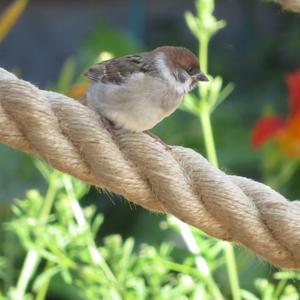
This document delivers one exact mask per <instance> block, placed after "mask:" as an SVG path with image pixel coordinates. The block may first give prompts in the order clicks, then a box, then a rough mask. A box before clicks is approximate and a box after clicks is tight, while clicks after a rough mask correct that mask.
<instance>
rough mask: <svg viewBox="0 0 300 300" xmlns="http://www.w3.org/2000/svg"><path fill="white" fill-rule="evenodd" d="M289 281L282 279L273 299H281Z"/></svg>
mask: <svg viewBox="0 0 300 300" xmlns="http://www.w3.org/2000/svg"><path fill="white" fill-rule="evenodd" d="M287 282H288V280H287V279H281V280H280V282H279V284H278V285H277V287H276V290H275V292H274V295H273V299H274V300H276V299H279V296H280V295H281V293H282V292H283V290H284V288H285V286H286V284H287Z"/></svg>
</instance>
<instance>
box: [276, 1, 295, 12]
mask: <svg viewBox="0 0 300 300" xmlns="http://www.w3.org/2000/svg"><path fill="white" fill-rule="evenodd" d="M275 1H277V2H278V3H280V4H281V5H282V6H283V7H284V8H285V9H287V10H291V11H294V12H298V13H299V12H300V0H275Z"/></svg>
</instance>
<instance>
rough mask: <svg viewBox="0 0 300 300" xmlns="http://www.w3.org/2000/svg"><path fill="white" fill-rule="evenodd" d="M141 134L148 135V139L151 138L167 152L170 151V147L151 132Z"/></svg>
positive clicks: (146, 131)
mask: <svg viewBox="0 0 300 300" xmlns="http://www.w3.org/2000/svg"><path fill="white" fill-rule="evenodd" d="M143 132H144V133H145V134H147V135H149V136H150V137H152V138H153V139H154V140H155V141H157V142H159V143H160V144H162V145H163V146H164V147H165V149H166V150H167V151H170V150H171V149H172V148H171V146H169V145H167V144H166V143H165V142H164V141H162V140H161V139H160V138H159V137H158V136H157V135H155V134H153V133H152V132H151V131H149V130H145V131H143Z"/></svg>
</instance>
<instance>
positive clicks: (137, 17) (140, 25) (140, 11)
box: [128, 0, 146, 41]
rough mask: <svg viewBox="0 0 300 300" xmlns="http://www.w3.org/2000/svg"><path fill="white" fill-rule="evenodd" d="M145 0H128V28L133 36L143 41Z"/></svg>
mask: <svg viewBox="0 0 300 300" xmlns="http://www.w3.org/2000/svg"><path fill="white" fill-rule="evenodd" d="M145 9H146V8H145V0H129V3H128V10H129V11H128V28H129V31H130V33H131V34H132V35H133V37H134V38H136V39H139V40H141V41H144V34H145Z"/></svg>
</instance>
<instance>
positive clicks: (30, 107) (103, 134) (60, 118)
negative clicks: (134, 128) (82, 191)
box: [0, 68, 300, 268]
mask: <svg viewBox="0 0 300 300" xmlns="http://www.w3.org/2000/svg"><path fill="white" fill-rule="evenodd" d="M0 142H2V143H4V144H7V145H9V146H11V147H14V148H16V149H19V150H21V151H25V152H30V153H34V154H36V155H38V156H39V157H40V158H42V159H43V160H45V161H46V162H47V163H48V164H49V165H51V166H53V167H54V168H56V169H58V170H61V171H63V172H66V173H68V174H71V175H73V176H75V177H77V178H79V179H80V180H82V181H84V182H87V183H89V184H92V185H96V186H99V187H102V188H106V189H109V190H110V191H113V192H115V193H117V194H120V195H123V196H124V197H125V198H127V199H129V200H130V201H133V202H135V203H137V204H139V205H141V206H143V207H145V208H147V209H150V210H153V211H157V212H166V213H170V214H173V215H174V216H176V217H177V218H179V219H181V220H182V221H184V222H186V223H189V224H191V225H193V226H195V227H197V228H199V229H201V230H203V231H205V232H206V233H207V234H209V235H212V236H214V237H216V238H219V239H223V240H227V241H233V242H237V243H239V244H243V245H244V246H246V247H247V248H249V249H251V250H252V251H254V252H255V253H256V254H257V255H259V256H262V257H264V258H265V259H266V260H268V261H270V262H272V263H273V264H275V265H278V266H281V267H285V268H300V250H299V249H300V201H293V202H289V201H288V200H287V199H285V198H284V197H283V196H281V195H280V194H278V193H277V192H275V191H274V190H272V189H271V188H269V187H268V186H265V185H264V184H261V183H258V182H255V181H253V180H250V179H247V178H244V177H239V176H229V175H226V174H225V173H223V172H222V171H220V170H218V169H216V168H214V167H213V166H212V165H210V164H209V163H208V162H207V160H206V159H205V158H204V157H202V156H201V155H200V154H198V153H196V152H195V151H193V150H191V149H186V148H183V147H177V146H172V147H171V150H170V151H166V150H165V148H164V146H163V145H162V144H161V143H159V142H157V141H155V140H154V139H152V138H151V137H150V136H148V135H146V134H142V133H141V134H133V133H125V132H122V131H115V136H114V137H113V138H112V136H111V135H110V134H109V133H108V132H107V130H106V129H105V128H104V127H103V126H102V123H101V121H100V117H99V115H97V114H96V113H95V112H94V111H92V110H91V109H89V108H88V107H86V106H83V105H81V104H80V103H79V102H77V101H74V100H73V99H71V98H68V97H66V96H64V95H61V94H58V93H54V92H46V91H42V90H39V89H38V88H37V87H35V86H33V85H32V84H30V83H28V82H25V81H23V80H19V79H17V78H16V77H15V76H14V75H13V74H11V73H9V72H7V71H5V70H4V69H1V68H0Z"/></svg>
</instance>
